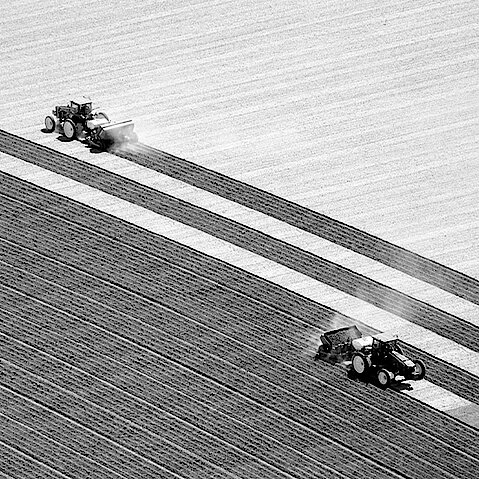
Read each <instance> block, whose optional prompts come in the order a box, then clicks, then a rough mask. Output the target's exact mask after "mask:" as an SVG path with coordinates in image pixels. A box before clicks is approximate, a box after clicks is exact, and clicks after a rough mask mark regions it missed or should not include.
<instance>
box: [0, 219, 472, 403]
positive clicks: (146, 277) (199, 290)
mask: <svg viewBox="0 0 479 479" xmlns="http://www.w3.org/2000/svg"><path fill="white" fill-rule="evenodd" d="M52 228H53V229H55V230H56V229H57V228H56V227H54V226H53V225H52ZM24 230H25V231H28V230H29V228H28V227H25V228H24ZM36 231H37V230H36ZM71 234H72V233H71V232H69V233H68V235H69V236H71ZM84 235H85V233H82V235H81V236H82V238H80V237H77V238H75V239H74V242H73V244H74V246H73V250H69V249H68V248H67V247H66V246H67V245H66V244H62V246H63V248H62V251H59V252H58V255H56V254H55V255H54V256H55V258H56V259H59V258H61V257H63V258H64V259H66V258H69V261H71V260H72V258H75V255H77V256H78V254H79V253H78V248H79V245H81V244H82V241H83V240H84V239H85V237H84ZM60 236H61V237H62V238H65V237H67V234H66V233H62V234H60ZM38 239H39V236H38V235H37V237H36V240H35V243H36V244H37V245H38ZM54 243H55V241H53V243H50V245H48V240H44V251H43V252H44V253H45V252H46V253H48V254H52V251H53V250H52V248H53V249H54V248H55V244H54ZM0 245H1V243H0ZM8 248H10V249H12V246H11V245H9V246H8V247H7V249H8ZM87 248H88V244H87V245H85V246H84V250H86V249H87ZM98 249H101V250H102V252H103V255H104V254H105V250H106V249H108V245H104V246H102V247H101V248H100V247H98ZM3 254H4V255H8V251H5V250H4V252H3ZM132 255H133V253H131V252H129V253H128V254H127V253H125V256H124V257H123V259H122V260H121V261H119V259H120V258H122V256H121V255H120V253H119V250H118V248H114V251H113V249H112V251H111V258H113V257H114V258H115V259H116V261H117V262H119V263H121V264H123V268H124V269H123V270H122V269H121V268H120V269H118V268H119V267H116V269H113V270H111V269H110V273H105V274H106V276H105V274H104V279H107V278H110V277H116V278H123V279H124V280H123V281H122V284H125V285H131V284H136V289H135V290H134V291H135V292H140V293H141V294H143V295H145V294H146V296H147V297H149V298H150V299H153V300H158V298H161V301H162V302H163V303H164V304H167V305H168V306H169V307H172V308H174V309H176V310H178V307H179V306H180V302H183V303H184V302H185V297H186V296H187V297H188V298H189V300H193V296H195V298H194V299H195V300H196V301H199V311H200V312H199V313H198V316H201V315H202V314H203V313H202V312H201V311H202V309H203V308H204V307H205V306H206V307H208V308H209V309H211V308H213V307H215V308H216V307H218V306H220V305H222V306H223V307H228V308H230V309H231V305H232V304H234V303H237V302H238V300H237V294H236V295H232V294H231V291H229V290H225V289H224V288H223V287H220V286H219V285H209V284H208V283H206V284H203V283H202V282H201V281H200V278H196V279H195V280H194V281H193V282H191V281H190V277H189V275H188V274H186V275H185V274H184V273H183V271H182V270H180V271H179V272H178V271H175V270H172V271H171V273H170V274H169V275H167V272H168V270H169V269H171V265H169V264H168V263H165V262H162V263H160V264H159V265H157V267H155V264H154V263H153V264H152V261H153V260H151V259H149V260H148V261H146V260H145V259H143V260H139V262H140V263H142V264H143V267H144V268H145V269H146V272H144V273H143V275H140V273H141V268H140V266H138V265H137V266H135V265H133V264H131V265H130V264H129V262H130V261H131V259H132ZM19 258H20V255H19V256H16V257H15V258H14V259H15V260H16V261H17V265H18V261H19ZM154 259H155V260H158V259H157V258H154ZM38 262H39V260H38V259H37V261H36V266H37V265H38ZM107 263H108V264H107ZM111 263H113V262H112V261H110V260H108V259H107V258H104V259H103V258H102V259H101V260H100V259H99V258H98V256H97V255H96V254H94V256H93V258H91V259H87V258H85V257H82V258H81V259H80V260H74V262H73V264H74V265H79V264H81V268H82V269H83V270H84V269H85V268H86V267H87V265H88V264H91V267H90V269H89V270H87V271H88V272H89V273H90V274H94V275H98V274H99V271H100V268H99V266H100V265H103V267H104V268H110V266H109V264H111ZM125 268H126V270H125ZM51 270H52V267H51V265H50V266H49V267H43V271H44V272H43V273H41V274H43V276H44V277H46V278H48V275H49V274H50V275H51ZM156 270H157V271H161V275H160V277H159V278H158V280H157V282H156V283H157V285H158V286H151V285H150V284H149V283H150V282H151V280H152V278H153V276H152V274H153V273H152V271H154V272H156ZM132 272H136V274H135V275H134V276H131V277H129V276H128V275H129V274H131V273H132ZM72 274H73V273H72ZM179 274H182V275H183V280H184V281H183V285H182V286H181V288H180V289H181V291H180V294H178V292H177V291H176V290H175V288H173V289H172V285H174V284H175V283H178V278H179V276H178V275H179ZM45 275H46V276H45ZM125 275H127V276H125ZM73 277H74V275H73V276H72V277H71V278H69V279H68V280H67V279H66V278H65V279H64V280H61V284H64V285H65V284H68V282H69V281H72V280H73ZM116 281H118V279H117V280H116ZM140 285H145V286H147V289H142V290H139V289H138V288H139V286H140ZM104 287H106V286H104ZM104 287H100V288H99V290H102V289H104ZM71 288H72V289H73V290H75V291H78V290H79V285H78V283H77V284H76V285H75V286H72V287H71ZM90 294H91V293H90ZM109 296H110V300H111V298H113V297H114V294H111V292H110V294H109ZM208 298H209V299H208ZM165 301H166V302H167V303H165ZM207 301H208V302H207ZM259 306H260V305H256V304H252V305H251V306H249V305H248V304H247V303H244V302H243V304H242V306H241V311H240V312H241V314H240V315H238V317H231V316H229V317H228V318H227V322H228V323H231V326H230V329H231V328H232V327H233V325H234V324H236V325H237V327H241V321H240V318H241V317H249V316H252V317H258V316H259V313H258V308H259ZM187 307H188V306H187ZM263 308H264V307H263ZM261 314H262V315H263V318H264V319H263V323H266V320H267V319H269V317H270V316H271V311H270V308H268V309H266V310H264V311H263V312H262V313H261ZM221 316H222V315H221V312H219V313H218V317H221ZM276 317H277V318H278V320H277V321H276V325H275V326H274V327H273V328H270V331H271V330H276V331H275V333H271V334H277V335H278V336H279V337H281V336H286V335H287V333H288V332H290V333H291V330H297V331H298V333H297V334H301V333H302V332H301V329H298V326H297V325H295V324H294V322H293V323H292V322H291V318H288V317H284V315H283V316H277V314H276ZM314 319H315V326H316V327H317V326H318V324H317V319H318V318H314ZM211 320H212V319H210V321H211ZM238 322H239V324H238ZM313 324H314V323H313ZM319 326H321V325H319ZM278 327H279V328H280V330H279V331H278ZM281 328H282V329H283V331H284V333H281ZM288 328H291V329H288ZM303 331H304V326H303ZM436 364H437V363H436ZM446 364H447V363H444V362H442V363H441V366H442V368H444V367H446ZM448 369H449V370H448V371H444V370H442V371H440V372H439V371H438V373H436V374H435V375H434V373H433V377H436V380H437V381H438V382H439V383H440V385H443V381H444V379H443V378H444V377H447V378H448V379H446V381H450V382H451V383H450V387H451V389H453V390H454V389H456V386H457V385H458V384H460V386H459V388H458V389H459V391H460V390H462V391H463V394H464V395H466V396H467V398H469V399H470V400H472V401H477V400H478V398H477V389H476V388H475V387H473V386H474V384H476V385H477V378H475V376H474V375H472V374H468V375H462V378H461V380H460V381H455V379H456V376H457V373H459V372H460V370H459V369H456V370H455V371H452V370H451V367H448ZM453 372H454V373H456V374H452V375H451V373H453ZM445 373H447V374H445ZM461 381H465V383H463V384H461ZM468 386H471V388H469V387H468Z"/></svg>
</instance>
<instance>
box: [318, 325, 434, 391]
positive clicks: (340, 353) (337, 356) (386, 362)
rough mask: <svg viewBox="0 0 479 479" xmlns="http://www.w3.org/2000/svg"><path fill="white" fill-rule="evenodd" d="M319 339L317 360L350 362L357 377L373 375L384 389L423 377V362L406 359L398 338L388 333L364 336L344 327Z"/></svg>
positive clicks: (424, 369)
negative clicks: (396, 383) (402, 381)
mask: <svg viewBox="0 0 479 479" xmlns="http://www.w3.org/2000/svg"><path fill="white" fill-rule="evenodd" d="M320 340H321V343H320V345H319V348H318V352H317V353H316V358H323V359H334V360H336V361H351V368H352V370H353V371H354V372H355V373H356V374H357V375H359V376H367V375H373V376H375V377H376V378H377V380H378V383H379V385H380V386H381V387H382V388H384V389H386V388H387V387H389V386H390V384H391V382H392V381H401V380H410V379H411V380H414V381H418V380H420V379H423V378H424V376H425V375H426V366H425V364H424V362H423V361H421V360H420V359H414V360H411V359H409V358H407V357H406V356H405V355H404V354H403V351H402V349H401V346H400V345H399V344H398V338H397V337H395V336H391V335H390V334H388V333H380V334H376V335H374V336H363V335H362V333H361V331H360V330H359V329H358V328H357V327H356V326H347V327H345V328H340V329H334V330H332V331H328V332H326V333H324V334H323V335H321V336H320Z"/></svg>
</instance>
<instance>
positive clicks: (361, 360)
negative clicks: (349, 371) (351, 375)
mask: <svg viewBox="0 0 479 479" xmlns="http://www.w3.org/2000/svg"><path fill="white" fill-rule="evenodd" d="M351 363H352V365H353V369H354V372H355V373H356V374H360V375H362V374H367V373H368V372H369V368H370V367H371V360H370V359H369V357H367V356H366V355H365V354H363V353H354V355H353V357H352V359H351Z"/></svg>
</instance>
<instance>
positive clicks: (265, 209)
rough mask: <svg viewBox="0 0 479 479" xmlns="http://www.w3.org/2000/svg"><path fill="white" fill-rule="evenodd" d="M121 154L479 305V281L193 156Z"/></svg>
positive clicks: (143, 149) (148, 151) (143, 151)
mask: <svg viewBox="0 0 479 479" xmlns="http://www.w3.org/2000/svg"><path fill="white" fill-rule="evenodd" d="M115 153H116V154H117V155H118V156H120V157H122V158H125V159H127V160H129V161H132V162H134V163H137V164H139V165H141V166H145V167H147V168H150V169H153V170H155V171H158V172H159V173H162V174H165V175H168V176H171V177H172V178H175V179H177V180H180V181H183V182H185V183H188V184H190V185H192V186H195V187H197V188H201V189H203V190H205V191H209V192H210V193H213V194H216V195H219V196H222V197H223V198H226V199H228V200H230V201H234V202H236V203H239V204H242V205H243V206H247V207H248V208H251V209H254V210H256V211H259V212H261V213H264V214H266V215H268V216H271V217H274V218H276V219H278V220H280V221H284V222H285V223H288V224H290V225H292V226H295V227H297V228H300V229H302V230H304V231H307V232H308V233H312V234H315V235H317V236H319V237H321V238H324V239H326V240H328V241H331V242H333V243H335V244H337V245H340V246H343V247H345V248H348V249H350V250H352V251H354V252H356V253H359V254H362V255H364V256H367V257H369V258H371V259H373V260H375V261H379V262H381V263H383V264H385V265H386V266H389V267H391V268H394V269H397V270H399V271H402V272H403V273H406V274H408V275H409V276H412V277H414V278H417V279H419V280H421V281H425V282H427V283H429V284H432V285H433V286H436V287H438V288H441V289H443V290H444V291H447V292H449V293H452V294H455V295H456V296H459V297H461V298H463V299H466V300H468V301H471V302H473V303H475V304H479V281H478V280H477V279H475V278H472V277H470V276H468V275H465V274H463V273H460V272H459V271H456V270H453V269H452V268H448V267H446V266H444V265H442V264H440V263H437V262H435V261H432V260H430V259H427V258H425V257H423V256H421V255H419V254H417V253H413V252H412V251H408V250H407V249H405V248H402V247H400V246H396V245H394V244H392V243H390V242H388V241H385V240H382V239H380V238H378V237H377V236H374V235H371V234H369V233H367V232H365V231H361V230H359V229H357V228H354V227H352V226H349V225H347V224H345V223H342V222H340V221H338V220H335V219H333V218H330V217H328V216H326V215H323V214H321V213H318V212H315V211H313V210H310V209H308V208H305V207H302V206H300V205H297V204H295V203H293V202H291V201H288V200H286V199H284V198H281V197H279V196H276V195H273V194H272V193H268V192H266V191H263V190H260V189H259V188H256V187H254V186H250V185H248V184H246V183H243V182H241V181H239V180H234V179H233V178H230V177H228V176H226V175H223V174H221V173H217V172H214V171H212V170H209V169H207V168H205V167H202V166H200V165H197V164H194V163H192V162H190V161H187V160H184V159H182V158H178V157H176V156H174V155H171V154H168V153H165V152H163V151H160V150H157V149H155V148H152V147H149V146H146V145H142V144H139V145H138V146H137V147H134V146H133V147H131V148H130V149H129V150H127V151H118V152H115Z"/></svg>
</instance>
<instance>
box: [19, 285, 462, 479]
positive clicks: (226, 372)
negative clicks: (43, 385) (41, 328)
mask: <svg viewBox="0 0 479 479" xmlns="http://www.w3.org/2000/svg"><path fill="white" fill-rule="evenodd" d="M10 282H11V281H10ZM65 299H66V298H65ZM93 314H94V313H93ZM42 317H43V315H42ZM13 327H14V325H13V324H12V325H10V328H11V329H13ZM27 333H28V331H24V333H23V334H24V335H25V334H27ZM78 334H79V336H80V337H84V338H85V339H84V342H85V344H87V345H89V347H93V345H94V344H95V342H98V347H97V351H98V352H100V351H103V352H108V354H111V355H115V354H116V355H117V356H116V358H117V360H119V361H120V362H122V363H124V364H125V365H129V366H131V367H134V366H135V365H140V366H141V370H142V371H147V372H148V371H150V370H151V371H152V375H153V376H154V375H155V374H156V375H157V374H158V368H160V365H157V362H158V360H155V359H154V358H151V359H150V360H148V355H147V354H146V353H145V352H144V351H141V352H140V351H137V347H136V346H134V345H128V344H122V342H118V340H117V339H114V338H110V337H109V336H107V337H105V338H102V335H101V334H99V333H98V332H96V333H93V332H91V333H89V332H88V331H87V332H83V333H82V332H79V333H78ZM85 335H86V336H85ZM155 339H156V340H154V339H153V340H152V339H151V338H150V348H152V347H153V346H154V349H153V351H154V354H156V355H157V354H160V355H165V357H164V358H162V361H164V362H165V361H168V358H171V357H173V358H174V361H175V362H176V363H180V364H183V366H184V367H186V368H188V369H191V370H194V371H197V372H199V373H200V374H201V375H204V376H208V377H210V378H212V379H213V380H215V381H217V382H219V383H222V384H227V385H229V386H230V387H234V388H235V389H236V390H240V391H243V390H245V388H247V389H248V391H249V395H252V396H251V397H252V398H253V399H254V400H256V401H258V400H263V401H264V400H265V399H267V400H268V403H267V404H268V405H270V406H272V407H276V408H277V407H282V408H286V411H288V410H289V408H291V407H292V406H294V409H293V410H295V411H301V416H304V415H305V414H306V415H307V416H309V417H310V421H314V419H313V418H315V417H316V418H317V417H320V416H323V418H324V421H325V422H326V424H328V431H329V433H328V435H330V434H332V435H333V437H336V434H341V433H340V431H344V430H348V431H350V433H351V434H352V436H353V437H354V436H359V435H362V436H363V440H364V439H366V440H367V436H368V432H367V430H362V428H360V429H358V430H357V431H355V429H356V428H357V427H358V426H355V425H354V424H352V423H350V421H345V420H344V419H342V418H341V417H339V416H338V405H341V408H345V409H347V410H348V416H349V415H352V417H354V422H356V421H357V422H358V423H359V424H364V422H365V421H371V423H374V424H378V423H380V422H383V423H385V424H389V423H391V421H392V423H396V424H394V426H390V425H388V426H386V427H385V429H386V431H391V430H394V431H395V433H396V435H397V436H403V437H404V436H409V438H410V440H411V442H412V443H413V444H414V447H413V448H412V449H411V452H412V453H417V452H418V451H421V450H422V451H423V454H425V455H426V456H427V455H429V454H430V453H431V451H432V450H431V449H428V446H427V445H423V444H422V442H423V441H424V440H425V437H424V436H418V437H417V439H415V436H416V435H417V432H414V430H410V428H404V427H402V425H401V423H397V421H396V420H394V419H392V418H391V417H390V416H389V417H386V416H384V413H383V414H382V415H381V414H379V415H378V417H377V418H375V417H374V415H375V414H376V413H375V411H374V410H372V409H371V408H370V407H369V408H366V410H365V411H363V409H362V408H360V407H359V406H358V405H357V404H356V402H355V401H354V400H353V401H349V402H348V401H347V400H345V399H344V398H342V395H341V394H339V395H337V391H335V390H333V389H331V388H329V389H328V388H327V387H326V388H325V389H324V394H325V396H326V397H325V398H322V393H321V389H322V388H321V387H320V386H321V385H320V384H318V383H317V382H315V381H308V377H305V376H304V375H300V374H296V375H294V374H293V375H291V374H289V375H288V370H287V369H285V368H283V367H281V364H278V365H276V367H275V364H274V363H272V364H271V365H270V364H267V361H266V364H263V365H260V369H261V370H260V371H256V370H255V368H257V366H256V364H257V361H255V360H253V361H251V358H250V357H249V356H244V357H241V352H240V353H238V352H237V351H236V350H235V349H232V350H230V351H228V350H227V349H226V348H223V350H222V354H223V355H226V354H227V353H229V361H231V362H229V363H225V362H224V360H220V361H219V362H218V360H217V359H215V357H213V356H211V355H207V354H204V353H202V352H201V351H199V350H195V351H194V356H192V355H191V350H192V349H193V348H194V347H195V345H194V344H190V345H188V344H186V345H185V344H181V343H179V342H177V341H175V340H174V339H167V340H165V338H163V337H159V336H158V337H157V338H155ZM58 341H61V339H60V338H58V340H57V341H54V342H52V344H53V345H54V347H55V354H56V355H58V354H62V351H64V350H67V351H69V352H70V354H71V351H72V350H73V348H74V346H73V345H71V344H68V345H64V346H63V347H60V346H58V345H57V342H58ZM151 343H153V344H151ZM155 343H156V344H155ZM49 352H50V353H52V352H51V351H49ZM238 354H240V356H239V360H240V364H241V366H242V368H243V369H238V368H237V367H236V366H234V364H233V361H234V359H235V357H237V356H238ZM85 355H86V352H85V351H83V350H79V351H78V352H77V354H74V356H75V357H76V356H78V357H81V358H84V357H85ZM259 359H261V358H259ZM82 360H83V359H82ZM92 360H93V359H92ZM79 361H80V360H79ZM37 362H38V361H37ZM88 366H89V364H82V366H81V367H82V368H83V369H85V368H87V367H88ZM175 367H176V366H175V364H169V368H168V369H169V370H173V369H174V368H175ZM278 367H279V370H278ZM244 368H246V370H251V373H249V374H248V373H246V372H245V370H244ZM272 371H274V373H272ZM179 373H180V374H185V373H184V371H183V372H182V371H181V370H180V371H179ZM278 373H279V374H280V376H279V377H278V376H277V375H278ZM256 374H261V376H263V377H265V378H267V382H264V380H262V379H260V378H259V377H258V376H256ZM275 376H276V377H275ZM169 381H171V379H170V378H168V379H166V378H164V379H163V380H162V382H166V383H167V384H169ZM197 381H198V378H192V379H191V380H190V381H188V383H193V382H197ZM293 381H296V382H297V384H295V387H291V386H290V383H291V382H293ZM308 382H311V384H310V385H308ZM274 383H277V384H284V387H287V388H288V389H291V391H292V393H294V392H296V394H300V395H301V396H302V397H305V398H307V397H310V396H312V395H317V396H318V397H314V398H313V397H312V398H311V399H310V400H309V401H306V402H304V400H299V399H298V398H296V394H295V395H294V396H292V395H291V393H288V392H287V391H286V390H284V389H283V390H279V389H278V387H277V386H276V388H274V387H272V385H273V384H274ZM253 385H254V389H253V390H252V389H251V387H252V386H253ZM268 390H270V391H271V393H272V394H271V393H270V394H269V395H268V396H266V391H268ZM336 396H337V397H336ZM285 399H286V403H285V402H284V401H285ZM330 402H334V403H335V404H333V406H331V404H330ZM314 403H317V404H318V406H320V407H321V409H320V410H317V409H316V406H315V405H314ZM295 404H297V405H296V406H295ZM328 410H330V411H331V412H328ZM320 411H321V412H320ZM363 414H364V418H362V416H363ZM301 416H300V417H301ZM392 423H391V424H392ZM337 428H339V429H337ZM335 429H337V431H334V430H335ZM396 435H393V436H391V434H389V433H388V432H386V435H384V433H383V432H382V431H381V432H379V433H378V432H377V431H375V433H374V436H372V437H371V438H370V439H369V441H374V442H375V443H376V445H377V446H376V447H378V445H379V444H380V442H382V439H380V438H381V437H383V436H384V440H385V441H387V442H386V443H385V444H384V446H383V448H389V450H391V451H394V449H395V448H396V447H399V448H400V449H398V451H396V454H399V451H401V454H403V455H404V450H407V449H408V448H409V447H408V445H404V444H403V441H402V440H401V439H399V441H398V440H397V436H396ZM395 442H396V443H397V446H396V447H395V446H393V444H394V443H395ZM433 449H434V450H435V451H436V452H439V451H441V449H442V452H440V454H441V455H442V456H443V459H444V460H446V458H447V457H448V456H449V452H448V449H444V448H442V447H441V446H440V445H439V444H436V445H435V446H434V448H433ZM451 452H452V450H451ZM456 453H457V451H456ZM452 458H453V456H451V458H449V460H447V463H446V462H445V463H444V465H443V467H444V469H445V470H448V469H450V468H451V467H452V468H453V469H454V466H453V465H451V462H453V461H452ZM420 462H421V459H418V458H416V464H415V468H416V470H418V469H420V467H419V464H418V463H420ZM439 462H441V459H439ZM467 462H468V460H467V459H466V463H467ZM451 472H452V470H451Z"/></svg>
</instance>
